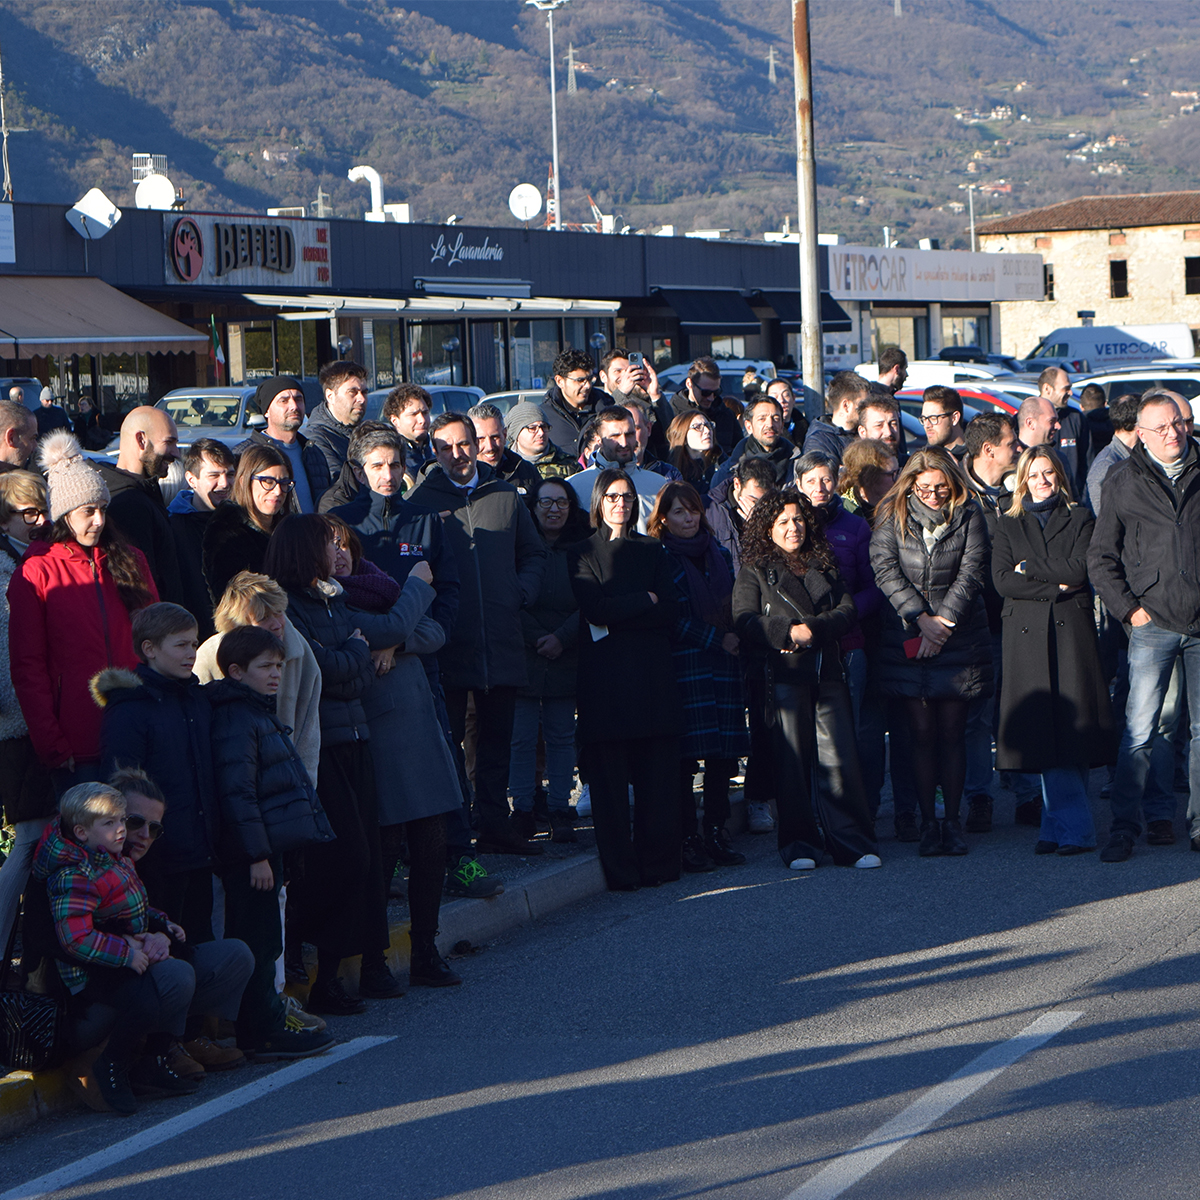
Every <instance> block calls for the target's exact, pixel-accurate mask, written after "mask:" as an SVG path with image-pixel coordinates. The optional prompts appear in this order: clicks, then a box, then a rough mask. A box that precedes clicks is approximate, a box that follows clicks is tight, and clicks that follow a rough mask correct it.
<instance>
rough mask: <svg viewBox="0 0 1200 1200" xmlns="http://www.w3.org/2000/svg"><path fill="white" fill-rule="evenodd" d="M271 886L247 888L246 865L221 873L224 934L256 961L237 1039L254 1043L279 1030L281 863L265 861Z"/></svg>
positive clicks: (240, 1011) (273, 859)
mask: <svg viewBox="0 0 1200 1200" xmlns="http://www.w3.org/2000/svg"><path fill="white" fill-rule="evenodd" d="M267 861H268V863H269V864H270V867H271V872H272V874H273V875H274V876H275V883H274V886H273V887H271V888H268V889H267V890H266V891H260V890H259V889H257V888H253V887H251V886H250V864H249V863H242V864H241V865H239V866H237V867H230V868H228V869H226V870H225V871H223V872H222V874H221V882H222V883H223V884H224V886H225V934H226V936H227V937H232V938H238V939H240V940H241V941H243V942H245V943H246V945H247V946H249V947H250V950H251V953H253V955H254V971H253V973H252V974H251V976H250V979H249V982H248V983H247V984H246V988H245V991H243V992H242V1003H241V1006H240V1008H239V1009H238V1015H237V1026H238V1035H239V1036H240V1037H241V1038H242V1039H243V1041H246V1042H249V1043H253V1042H255V1041H257V1040H259V1039H260V1038H265V1037H267V1036H268V1035H269V1034H271V1033H276V1032H278V1031H279V1030H280V1029H282V1028H283V1019H284V1011H283V1001H282V1000H281V999H280V998H279V993H278V992H276V990H275V960H276V959H277V958H278V957H279V956H280V955H281V954H282V953H283V932H282V930H281V929H280V927H279V889H280V888H281V887H283V858H282V856H281V855H278V854H273V855H272V856H271V857H270V859H268V860H267Z"/></svg>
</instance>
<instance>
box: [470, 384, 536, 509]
mask: <svg viewBox="0 0 1200 1200" xmlns="http://www.w3.org/2000/svg"><path fill="white" fill-rule="evenodd" d="M467 416H469V417H470V418H471V421H472V423H473V424H474V426H475V445H476V447H477V449H478V458H479V461H480V462H482V463H487V465H488V466H489V467H491V468H492V470H493V471H495V472H496V474H497V475H498V476H499V477H500V478H501V479H503V480H504V481H505V482H506V483H511V484H512V485H513V487H515V488H516V489H517V491H518V492H519V493H520V494H521V495H522V496H524V497H525V501H526V503H528V502H529V501H530V500H532V499H533V495H534V493H535V492H536V491H537V486H538V484H539V483H541V481H542V477H541V475H539V474H538V469H537V467H535V466H534V465H533V464H532V463H529V462H526V461H525V460H524V459H523V458H522V457H521V456H520V455H519V454H518V453H517V452H516V451H515V450H510V449H509V447H508V444H507V443H508V430H507V428H505V425H504V414H503V413H502V412H501V411H500V410H499V409H498V408H497V407H496V406H495V405H494V404H487V403H484V404H476V405H475V407H474V408H472V409H469V410H468V412H467Z"/></svg>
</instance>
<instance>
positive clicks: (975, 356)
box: [938, 346, 1025, 371]
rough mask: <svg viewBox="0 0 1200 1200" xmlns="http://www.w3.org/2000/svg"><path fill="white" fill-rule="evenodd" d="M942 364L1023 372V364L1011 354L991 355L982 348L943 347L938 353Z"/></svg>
mask: <svg viewBox="0 0 1200 1200" xmlns="http://www.w3.org/2000/svg"><path fill="white" fill-rule="evenodd" d="M938 358H940V359H941V360H942V361H943V362H970V363H979V364H980V365H981V366H985V367H986V366H992V367H999V368H1000V369H1001V370H1003V371H1024V370H1025V363H1024V362H1023V361H1022V360H1021V359H1019V358H1013V357H1012V355H1011V354H993V353H992V352H991V351H990V350H984V349H983V347H982V346H943V347H942V348H941V349H940V350H939V351H938Z"/></svg>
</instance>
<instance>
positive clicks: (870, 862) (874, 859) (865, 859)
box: [854, 854, 883, 870]
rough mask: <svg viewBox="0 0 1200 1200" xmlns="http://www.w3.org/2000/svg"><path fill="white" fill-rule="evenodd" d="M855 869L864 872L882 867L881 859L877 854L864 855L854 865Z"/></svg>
mask: <svg viewBox="0 0 1200 1200" xmlns="http://www.w3.org/2000/svg"><path fill="white" fill-rule="evenodd" d="M854 865H855V866H856V867H862V868H863V869H864V870H866V869H869V868H871V867H882V866H883V859H881V858H880V857H879V855H878V854H864V855H863V856H862V858H860V859H859V860H858V862H856V863H855V864H854Z"/></svg>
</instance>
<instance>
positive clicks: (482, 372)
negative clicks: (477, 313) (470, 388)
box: [471, 321, 508, 392]
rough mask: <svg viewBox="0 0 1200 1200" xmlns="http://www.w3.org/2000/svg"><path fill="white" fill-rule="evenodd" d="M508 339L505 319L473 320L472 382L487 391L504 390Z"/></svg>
mask: <svg viewBox="0 0 1200 1200" xmlns="http://www.w3.org/2000/svg"><path fill="white" fill-rule="evenodd" d="M507 348H508V347H507V339H506V338H505V335H504V322H503V321H472V322H471V382H472V383H473V384H474V385H475V386H476V387H481V388H483V390H484V391H485V392H500V391H503V390H504V386H505V378H504V362H505V359H506V358H507V354H506V351H507Z"/></svg>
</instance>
